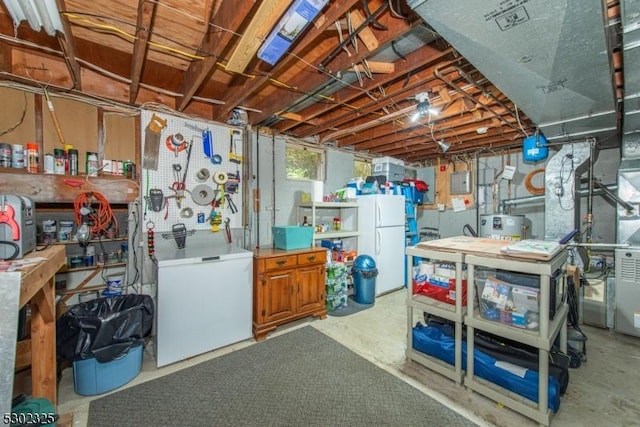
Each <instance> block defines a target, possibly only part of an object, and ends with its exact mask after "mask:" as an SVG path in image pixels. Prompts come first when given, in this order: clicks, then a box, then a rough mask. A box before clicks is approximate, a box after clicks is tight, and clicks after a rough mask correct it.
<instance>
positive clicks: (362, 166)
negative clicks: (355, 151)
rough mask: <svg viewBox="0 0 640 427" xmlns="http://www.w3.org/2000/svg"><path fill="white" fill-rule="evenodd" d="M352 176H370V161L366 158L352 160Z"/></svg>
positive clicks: (363, 177)
mask: <svg viewBox="0 0 640 427" xmlns="http://www.w3.org/2000/svg"><path fill="white" fill-rule="evenodd" d="M353 176H354V177H356V178H362V179H365V178H366V177H368V176H371V161H370V160H369V161H367V160H358V159H356V160H354V161H353Z"/></svg>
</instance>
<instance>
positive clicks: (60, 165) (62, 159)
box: [53, 148, 66, 175]
mask: <svg viewBox="0 0 640 427" xmlns="http://www.w3.org/2000/svg"><path fill="white" fill-rule="evenodd" d="M53 157H54V164H53V173H54V174H56V175H64V172H65V163H66V156H65V153H64V150H63V149H62V148H54V149H53Z"/></svg>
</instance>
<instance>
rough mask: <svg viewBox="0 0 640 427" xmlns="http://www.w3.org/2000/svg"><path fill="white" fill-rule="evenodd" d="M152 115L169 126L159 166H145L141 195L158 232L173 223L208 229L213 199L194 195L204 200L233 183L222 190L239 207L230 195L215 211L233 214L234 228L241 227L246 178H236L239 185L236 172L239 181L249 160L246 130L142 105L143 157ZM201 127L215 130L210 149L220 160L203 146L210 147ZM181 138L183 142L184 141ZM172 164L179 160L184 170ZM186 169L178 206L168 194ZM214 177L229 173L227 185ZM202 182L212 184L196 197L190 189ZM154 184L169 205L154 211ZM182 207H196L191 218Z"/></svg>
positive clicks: (163, 134) (227, 215) (147, 216)
mask: <svg viewBox="0 0 640 427" xmlns="http://www.w3.org/2000/svg"><path fill="white" fill-rule="evenodd" d="M152 114H155V115H156V116H157V117H159V118H160V119H162V120H166V126H165V127H164V128H163V129H162V131H161V134H160V147H159V151H158V167H157V170H152V169H144V168H141V171H142V176H141V187H142V191H141V194H142V196H143V197H144V198H145V199H144V200H143V201H142V202H143V203H144V205H143V206H144V210H143V212H144V221H145V222H148V221H153V223H154V224H155V227H154V230H155V231H156V232H166V231H171V227H172V226H173V225H174V224H177V223H184V224H185V226H186V228H187V230H192V229H193V230H210V229H211V225H210V223H209V217H210V213H211V210H212V206H211V204H209V205H205V206H202V205H200V204H197V203H196V202H195V201H194V199H193V197H194V196H195V197H196V198H197V199H200V201H201V202H202V201H204V200H206V199H207V198H210V197H211V196H212V195H213V194H214V193H215V192H216V190H223V187H224V188H225V189H227V190H233V187H235V191H233V192H232V191H225V192H224V193H225V194H229V196H230V198H231V200H233V202H234V204H235V206H236V208H237V211H236V212H235V213H232V209H231V207H230V205H229V201H228V200H227V199H226V198H224V199H223V200H224V202H223V203H221V205H220V206H219V207H216V208H215V210H216V212H221V213H222V220H223V221H224V220H225V219H226V218H229V220H230V223H229V224H230V226H231V227H242V182H237V185H235V186H234V184H235V183H236V180H235V178H236V177H237V178H238V181H239V180H241V179H242V168H243V164H242V163H244V161H245V159H244V158H243V157H242V145H243V143H242V141H243V139H244V135H243V133H244V130H243V129H240V128H237V127H232V126H225V125H221V124H214V123H211V122H205V121H199V120H193V119H190V118H183V117H178V116H173V115H169V114H166V113H160V112H156V111H149V110H142V111H141V114H140V120H141V122H140V123H141V126H140V127H141V132H142V135H141V140H142V153H143V157H144V153H145V136H146V128H147V125H148V124H149V122H150V121H151V118H152ZM202 130H209V131H210V132H211V136H212V144H211V147H212V149H213V153H210V154H212V155H214V154H215V155H219V156H220V163H219V164H214V163H213V162H212V160H211V158H210V157H206V156H205V151H209V150H205V144H204V142H203V135H202ZM178 134H180V135H181V136H182V138H180V136H178ZM232 140H233V142H234V144H233V155H231V154H230V152H231V142H232ZM181 141H184V142H182V143H181ZM189 145H191V156H190V159H189V162H188V163H189V165H188V166H187V158H188V152H189ZM232 158H234V159H236V161H240V163H235V162H232V161H231V160H232ZM173 165H179V168H180V171H179V172H175V171H174V167H173ZM185 170H186V179H185V191H184V197H183V198H182V201H181V203H180V208H178V206H177V203H176V198H171V197H168V196H173V195H175V191H174V190H172V186H173V185H174V183H175V182H182V179H183V177H184V174H185ZM201 170H206V171H208V173H209V178H207V179H206V180H202V179H199V178H198V172H199V171H201ZM216 176H217V177H226V178H227V184H226V185H223V186H221V185H218V184H216V183H215V182H214V179H213V178H214V177H216ZM201 184H203V185H206V186H208V188H209V189H208V191H206V192H205V193H199V195H198V194H194V195H193V196H192V193H191V192H192V190H193V189H194V188H196V186H198V185H201ZM152 188H159V189H161V190H162V192H163V195H164V197H165V200H166V202H165V203H166V205H165V206H164V207H163V209H162V210H161V211H160V212H154V211H153V210H152V209H151V205H150V204H149V203H148V200H147V196H148V194H149V189H152ZM183 208H191V209H192V210H193V216H192V217H191V218H185V217H183V216H181V211H182V209H183ZM198 214H203V215H204V222H203V223H199V222H198ZM165 217H166V218H165ZM220 229H221V231H222V232H224V222H223V223H222V224H221V225H220Z"/></svg>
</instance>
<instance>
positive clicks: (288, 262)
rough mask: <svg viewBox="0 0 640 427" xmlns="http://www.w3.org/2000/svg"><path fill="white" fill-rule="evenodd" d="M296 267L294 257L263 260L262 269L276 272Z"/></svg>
mask: <svg viewBox="0 0 640 427" xmlns="http://www.w3.org/2000/svg"><path fill="white" fill-rule="evenodd" d="M294 265H296V256H295V255H289V256H279V257H275V258H267V259H265V260H264V269H265V271H268V270H276V269H279V268H285V267H291V266H294Z"/></svg>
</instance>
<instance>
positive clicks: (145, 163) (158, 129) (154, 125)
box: [142, 113, 167, 171]
mask: <svg viewBox="0 0 640 427" xmlns="http://www.w3.org/2000/svg"><path fill="white" fill-rule="evenodd" d="M166 126H167V121H166V120H165V119H162V118H160V117H158V116H156V115H155V113H154V114H152V115H151V120H149V124H148V125H147V127H146V128H145V131H144V134H145V136H144V155H143V158H142V167H143V168H145V169H152V170H154V171H155V170H158V155H159V152H160V134H161V133H162V129H164V128H165V127H166Z"/></svg>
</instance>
